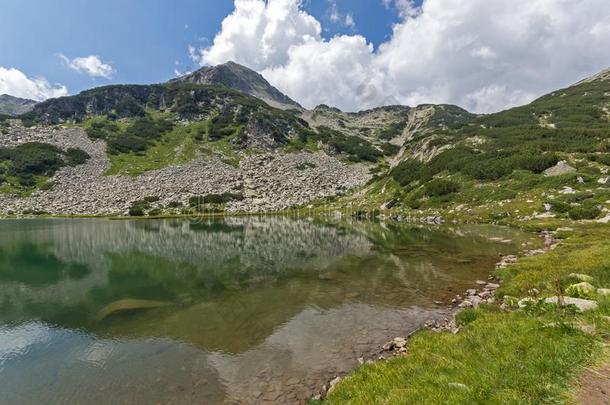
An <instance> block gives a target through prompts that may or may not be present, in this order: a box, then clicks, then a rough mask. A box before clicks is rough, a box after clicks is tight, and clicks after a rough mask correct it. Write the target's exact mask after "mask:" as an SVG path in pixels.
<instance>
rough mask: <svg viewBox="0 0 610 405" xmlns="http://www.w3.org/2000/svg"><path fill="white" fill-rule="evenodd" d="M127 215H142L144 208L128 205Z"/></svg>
mask: <svg viewBox="0 0 610 405" xmlns="http://www.w3.org/2000/svg"><path fill="white" fill-rule="evenodd" d="M129 216H131V217H143V216H144V209H143V208H142V207H139V206H138V207H129Z"/></svg>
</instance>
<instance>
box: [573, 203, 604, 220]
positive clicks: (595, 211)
mask: <svg viewBox="0 0 610 405" xmlns="http://www.w3.org/2000/svg"><path fill="white" fill-rule="evenodd" d="M601 213H602V211H601V210H600V209H599V208H598V207H596V206H594V205H589V204H586V205H584V204H583V205H582V206H579V207H572V208H570V210H569V211H568V215H569V216H570V218H571V219H573V220H581V219H595V218H597V217H599V216H600V215H601Z"/></svg>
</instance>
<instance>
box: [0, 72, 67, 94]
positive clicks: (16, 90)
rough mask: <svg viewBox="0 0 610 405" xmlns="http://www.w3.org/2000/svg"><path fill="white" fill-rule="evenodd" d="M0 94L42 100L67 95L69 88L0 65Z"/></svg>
mask: <svg viewBox="0 0 610 405" xmlns="http://www.w3.org/2000/svg"><path fill="white" fill-rule="evenodd" d="M0 94H10V95H11V96H14V97H22V98H29V99H32V100H37V101H41V100H45V99H47V98H52V97H60V96H66V95H67V94H68V89H67V88H66V86H62V85H60V84H55V85H52V84H50V83H49V82H48V81H47V80H46V79H45V78H42V77H37V78H29V77H27V76H26V75H25V74H24V73H23V72H22V71H20V70H18V69H15V68H4V67H2V66H0Z"/></svg>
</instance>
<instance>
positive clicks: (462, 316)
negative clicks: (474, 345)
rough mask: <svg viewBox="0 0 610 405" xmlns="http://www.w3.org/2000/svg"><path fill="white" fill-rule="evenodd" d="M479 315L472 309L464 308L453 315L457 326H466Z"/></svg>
mask: <svg viewBox="0 0 610 405" xmlns="http://www.w3.org/2000/svg"><path fill="white" fill-rule="evenodd" d="M479 315H480V312H479V311H477V310H476V309H473V308H464V309H463V310H461V311H459V312H458V313H456V314H455V322H456V323H457V324H458V326H465V325H468V324H469V323H470V322H473V321H475V320H476V319H477V318H478V317H479Z"/></svg>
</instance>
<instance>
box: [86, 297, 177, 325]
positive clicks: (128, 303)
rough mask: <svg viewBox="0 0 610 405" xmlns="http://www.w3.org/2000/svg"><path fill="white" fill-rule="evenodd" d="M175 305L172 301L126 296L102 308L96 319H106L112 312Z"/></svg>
mask: <svg viewBox="0 0 610 405" xmlns="http://www.w3.org/2000/svg"><path fill="white" fill-rule="evenodd" d="M170 305H173V304H172V303H171V302H167V301H152V300H137V299H131V298H126V299H122V300H118V301H114V302H112V303H110V304H108V305H106V306H105V307H104V308H102V309H101V310H100V311H99V312H98V313H97V316H96V319H97V320H99V321H101V320H103V319H106V318H107V317H109V316H110V315H112V314H115V313H117V312H122V311H131V310H138V309H151V308H161V307H167V306H170Z"/></svg>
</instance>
